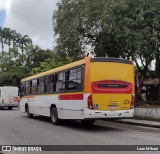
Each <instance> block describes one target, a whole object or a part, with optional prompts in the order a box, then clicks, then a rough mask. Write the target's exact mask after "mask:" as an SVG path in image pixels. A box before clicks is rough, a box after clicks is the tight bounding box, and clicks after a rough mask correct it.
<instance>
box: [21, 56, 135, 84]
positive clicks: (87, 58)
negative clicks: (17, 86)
mask: <svg viewBox="0 0 160 154" xmlns="http://www.w3.org/2000/svg"><path fill="white" fill-rule="evenodd" d="M90 59H91V62H116V63H126V64H132V61H129V60H125V59H119V58H105V57H98V58H90V57H85V58H84V59H82V60H79V61H76V62H73V63H70V64H67V65H64V66H61V67H57V68H55V69H51V70H49V71H45V72H42V73H38V74H36V75H32V76H29V77H27V78H24V79H22V80H21V82H24V81H28V80H32V79H36V78H39V77H42V76H47V75H49V74H53V73H56V72H59V71H63V70H66V69H69V68H72V67H76V66H79V65H82V64H85V63H86V61H87V60H90Z"/></svg>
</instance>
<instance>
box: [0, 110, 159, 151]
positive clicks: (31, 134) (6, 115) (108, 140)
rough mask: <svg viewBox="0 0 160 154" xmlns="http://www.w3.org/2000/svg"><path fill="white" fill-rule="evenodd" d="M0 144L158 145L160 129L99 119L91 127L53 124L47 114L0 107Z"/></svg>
mask: <svg viewBox="0 0 160 154" xmlns="http://www.w3.org/2000/svg"><path fill="white" fill-rule="evenodd" d="M0 145H160V129H158V128H148V127H141V126H133V125H127V124H122V123H116V122H111V121H100V120H99V121H96V123H95V124H94V125H93V126H92V127H85V126H83V125H82V124H81V123H80V122H77V121H76V122H75V121H66V122H64V123H63V124H62V125H60V126H54V125H52V124H51V122H50V118H47V117H40V116H35V117H34V118H32V119H29V118H27V116H26V114H25V113H21V112H20V111H19V110H17V109H14V110H12V111H11V110H0ZM43 153H44V152H43ZM46 153H49V152H46ZM50 153H51V152H50ZM57 153H61V152H57ZM66 153H69V152H66ZM73 153H75V152H73ZM87 153H90V152H87ZM104 153H106V152H104ZM111 153H115V152H111ZM122 153H128V152H122ZM142 153H143V152H142ZM144 153H145V152H144ZM92 154H93V152H92Z"/></svg>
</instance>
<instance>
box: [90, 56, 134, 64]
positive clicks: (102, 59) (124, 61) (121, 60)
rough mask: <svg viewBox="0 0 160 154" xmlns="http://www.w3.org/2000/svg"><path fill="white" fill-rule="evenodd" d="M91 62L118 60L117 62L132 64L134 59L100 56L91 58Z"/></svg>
mask: <svg viewBox="0 0 160 154" xmlns="http://www.w3.org/2000/svg"><path fill="white" fill-rule="evenodd" d="M91 62H116V63H125V64H132V61H129V60H126V59H120V58H110V57H108V58H105V57H98V58H91Z"/></svg>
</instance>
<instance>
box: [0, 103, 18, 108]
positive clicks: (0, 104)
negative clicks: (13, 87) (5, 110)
mask: <svg viewBox="0 0 160 154" xmlns="http://www.w3.org/2000/svg"><path fill="white" fill-rule="evenodd" d="M0 107H19V104H17V103H16V104H11V103H0Z"/></svg>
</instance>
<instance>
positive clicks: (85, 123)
mask: <svg viewBox="0 0 160 154" xmlns="http://www.w3.org/2000/svg"><path fill="white" fill-rule="evenodd" d="M95 121H96V120H81V123H82V125H85V126H91V125H93V124H94V123H95Z"/></svg>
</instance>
